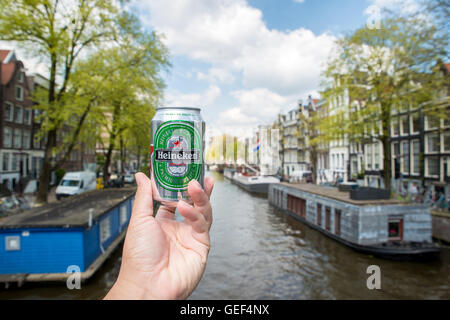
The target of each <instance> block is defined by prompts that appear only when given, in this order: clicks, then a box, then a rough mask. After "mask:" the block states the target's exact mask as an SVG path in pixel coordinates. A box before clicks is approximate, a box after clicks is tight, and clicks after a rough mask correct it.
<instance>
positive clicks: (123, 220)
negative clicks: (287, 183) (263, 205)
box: [120, 190, 278, 227]
mask: <svg viewBox="0 0 450 320" xmlns="http://www.w3.org/2000/svg"><path fill="white" fill-rule="evenodd" d="M276 191H278V190H276ZM127 221H128V212H127V205H126V204H124V205H122V206H121V207H120V226H121V227H122V226H123V225H124V224H125V223H127Z"/></svg>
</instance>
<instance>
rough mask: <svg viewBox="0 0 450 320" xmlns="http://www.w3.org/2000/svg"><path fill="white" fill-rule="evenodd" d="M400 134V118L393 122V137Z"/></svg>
mask: <svg viewBox="0 0 450 320" xmlns="http://www.w3.org/2000/svg"><path fill="white" fill-rule="evenodd" d="M398 134H399V125H398V118H394V119H393V120H392V135H393V136H398Z"/></svg>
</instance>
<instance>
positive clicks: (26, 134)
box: [23, 130, 30, 149]
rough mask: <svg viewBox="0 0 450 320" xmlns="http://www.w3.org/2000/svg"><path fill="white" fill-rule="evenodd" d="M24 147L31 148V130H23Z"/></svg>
mask: <svg viewBox="0 0 450 320" xmlns="http://www.w3.org/2000/svg"><path fill="white" fill-rule="evenodd" d="M23 148H24V149H30V130H23Z"/></svg>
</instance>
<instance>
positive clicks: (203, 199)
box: [188, 180, 212, 223]
mask: <svg viewBox="0 0 450 320" xmlns="http://www.w3.org/2000/svg"><path fill="white" fill-rule="evenodd" d="M207 181H208V180H206V182H207ZM211 182H212V181H211V180H209V182H207V183H205V185H207V186H208V188H209V190H208V191H209V193H211V191H212V184H211ZM188 194H189V197H190V198H191V199H192V201H193V202H194V206H195V208H197V209H198V210H199V211H200V213H201V214H202V215H203V216H204V217H205V219H206V221H208V222H209V223H211V220H212V208H211V203H210V202H209V196H208V194H207V193H206V192H205V191H204V190H203V189H202V187H201V185H200V183H198V181H196V180H192V181H190V182H189V185H188Z"/></svg>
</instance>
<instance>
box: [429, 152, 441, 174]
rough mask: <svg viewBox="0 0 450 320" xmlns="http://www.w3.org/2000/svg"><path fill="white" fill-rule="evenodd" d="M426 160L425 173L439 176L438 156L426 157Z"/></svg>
mask: <svg viewBox="0 0 450 320" xmlns="http://www.w3.org/2000/svg"><path fill="white" fill-rule="evenodd" d="M426 162H427V163H426V166H427V175H428V176H439V157H437V156H435V157H427V159H426Z"/></svg>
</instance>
